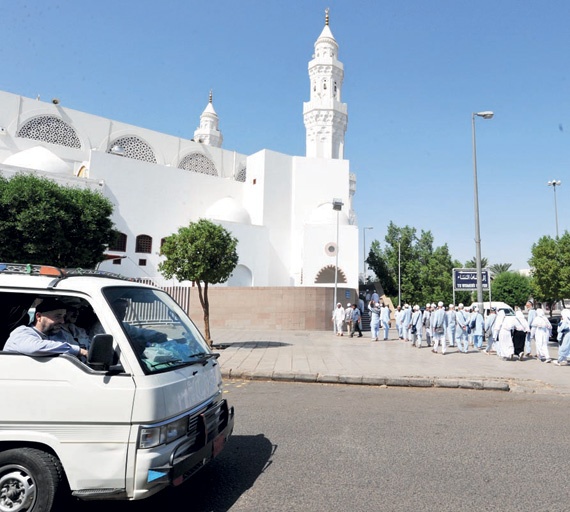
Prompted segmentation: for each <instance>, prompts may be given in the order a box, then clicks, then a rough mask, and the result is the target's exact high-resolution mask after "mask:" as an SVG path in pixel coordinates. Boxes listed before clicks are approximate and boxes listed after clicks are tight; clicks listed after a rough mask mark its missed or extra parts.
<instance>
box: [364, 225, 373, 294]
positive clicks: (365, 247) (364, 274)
mask: <svg viewBox="0 0 570 512" xmlns="http://www.w3.org/2000/svg"><path fill="white" fill-rule="evenodd" d="M367 229H374V228H373V227H366V228H362V282H363V284H366V230H367Z"/></svg>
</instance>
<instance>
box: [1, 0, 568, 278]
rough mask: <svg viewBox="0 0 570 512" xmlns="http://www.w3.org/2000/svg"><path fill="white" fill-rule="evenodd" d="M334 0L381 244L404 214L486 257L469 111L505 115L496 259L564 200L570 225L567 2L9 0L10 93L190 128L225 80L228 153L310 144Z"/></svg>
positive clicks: (550, 222)
mask: <svg viewBox="0 0 570 512" xmlns="http://www.w3.org/2000/svg"><path fill="white" fill-rule="evenodd" d="M327 7H328V8H330V28H331V30H332V33H333V35H334V37H335V39H336V41H337V43H338V44H339V59H340V61H341V62H343V64H344V71H345V77H344V84H343V88H342V101H343V102H345V103H347V105H348V130H347V133H346V138H345V155H344V156H345V158H347V159H348V160H349V161H350V167H351V171H352V172H354V173H356V176H357V191H356V195H355V197H354V203H353V207H354V210H355V211H356V214H357V216H358V223H359V227H360V230H361V236H362V228H363V227H372V228H373V229H372V230H367V232H366V245H367V250H368V246H369V245H370V243H371V242H372V241H373V240H378V241H379V242H380V244H381V246H382V247H383V246H384V245H385V240H384V237H385V235H386V229H387V226H388V224H389V223H390V222H394V223H395V224H396V225H397V226H400V227H403V226H410V227H413V228H416V230H417V232H418V235H419V234H420V233H421V231H422V230H423V231H430V232H431V233H432V235H433V237H434V246H441V245H444V244H447V245H448V247H449V250H450V253H451V255H452V257H453V258H454V259H457V260H459V261H460V262H462V263H464V262H465V261H467V260H470V259H472V258H474V256H475V221H474V179H473V148H472V124H471V119H472V114H473V113H474V112H481V111H487V110H491V111H493V112H494V114H495V116H494V118H493V119H490V120H485V119H482V118H476V121H475V129H476V147H477V175H478V185H479V216H480V231H481V250H482V256H483V257H485V258H487V259H488V261H489V264H495V263H511V264H512V268H513V269H522V268H528V266H529V265H528V259H529V258H530V256H531V247H532V245H533V244H534V243H536V242H537V241H538V240H539V239H540V238H541V237H542V236H545V235H548V236H555V235H556V222H555V220H556V211H557V214H558V227H559V233H560V234H562V233H563V232H564V231H565V230H567V229H569V226H568V214H569V213H570V208H569V206H568V197H569V195H570V181H569V180H568V179H567V176H568V171H567V169H568V166H569V163H570V30H568V20H569V19H570V2H569V1H568V0H548V1H540V0H500V1H497V0H478V1H477V2H474V1H473V0H431V1H426V0H383V1H378V0H288V1H287V2H283V1H275V0H265V1H262V0H241V1H240V2H236V1H230V0H210V1H209V2H204V1H199V2H198V1H195V0H178V1H176V0H162V1H160V2H151V1H148V0H138V1H136V2H135V1H131V0H123V1H109V0H98V1H97V2H95V3H94V2H87V1H84V0H61V1H56V0H49V1H46V0H19V1H17V2H15V1H13V0H0V13H1V16H0V34H2V41H3V42H2V44H1V45H0V63H1V64H0V89H1V90H4V91H8V92H11V93H15V94H19V95H22V96H26V97H32V98H35V97H37V96H38V95H39V96H40V98H41V99H42V100H46V101H50V100H51V99H52V98H58V99H59V100H60V102H61V105H62V106H65V107H68V108H72V109H75V110H80V111H84V112H88V113H90V114H94V115H99V116H103V117H106V118H111V119H115V120H118V121H122V122H126V123H130V124H133V125H136V126H142V127H145V128H149V129H152V130H156V131H159V132H164V133H167V134H170V135H174V136H179V137H183V138H188V139H190V138H192V137H193V133H194V130H195V129H196V128H197V127H198V124H199V118H200V114H201V113H202V111H203V110H204V108H205V106H206V105H207V102H208V94H209V92H210V90H213V95H214V107H215V109H216V112H217V113H218V116H219V118H220V129H221V131H222V133H223V136H224V144H223V147H224V148H225V149H229V150H235V151H238V152H239V153H243V154H252V153H255V152H257V151H259V150H261V149H264V148H266V149H271V150H274V151H278V152H281V153H285V154H288V155H300V156H303V155H304V154H305V127H304V124H303V110H302V109H303V101H308V99H309V78H308V74H307V64H308V62H309V60H311V58H312V54H313V49H314V43H315V41H316V39H317V37H318V36H319V34H320V33H321V31H322V29H323V27H324V11H325V8H327ZM553 179H556V180H561V182H562V184H561V185H560V186H558V187H556V189H555V190H554V189H553V187H549V186H548V185H547V182H548V181H550V180H553ZM555 194H556V195H555ZM555 197H556V205H557V208H556V209H555ZM360 244H361V245H362V238H361V242H360ZM354 250H359V251H360V254H361V256H360V259H361V260H362V247H359V248H356V247H355V248H354ZM361 266H362V264H361Z"/></svg>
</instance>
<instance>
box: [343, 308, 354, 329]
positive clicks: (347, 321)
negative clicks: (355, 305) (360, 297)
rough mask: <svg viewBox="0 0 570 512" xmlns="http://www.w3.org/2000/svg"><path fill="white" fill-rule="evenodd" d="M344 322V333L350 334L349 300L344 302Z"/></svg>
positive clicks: (350, 314) (350, 312)
mask: <svg viewBox="0 0 570 512" xmlns="http://www.w3.org/2000/svg"><path fill="white" fill-rule="evenodd" d="M344 324H345V325H346V334H350V331H351V330H352V304H351V303H350V302H347V303H346V309H345V310H344Z"/></svg>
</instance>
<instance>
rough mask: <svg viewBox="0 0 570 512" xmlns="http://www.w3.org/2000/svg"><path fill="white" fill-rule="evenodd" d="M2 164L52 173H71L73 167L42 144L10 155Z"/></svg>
mask: <svg viewBox="0 0 570 512" xmlns="http://www.w3.org/2000/svg"><path fill="white" fill-rule="evenodd" d="M4 164H6V165H13V166H15V167H24V168H26V169H32V170H34V171H44V172H49V173H54V174H72V173H73V169H72V168H71V166H69V165H68V164H67V163H65V162H64V161H63V160H62V159H61V158H59V157H58V156H57V155H56V154H54V153H52V152H51V151H50V150H49V149H46V148H44V147H43V146H35V147H33V148H29V149H25V150H23V151H19V152H18V153H14V154H13V155H10V156H9V157H8V158H6V160H4Z"/></svg>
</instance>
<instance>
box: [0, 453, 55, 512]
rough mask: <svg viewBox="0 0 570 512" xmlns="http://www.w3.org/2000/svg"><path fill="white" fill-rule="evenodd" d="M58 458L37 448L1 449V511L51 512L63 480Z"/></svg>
mask: <svg viewBox="0 0 570 512" xmlns="http://www.w3.org/2000/svg"><path fill="white" fill-rule="evenodd" d="M61 474H62V468H61V464H60V462H59V460H58V459H57V458H56V457H54V456H53V455H51V454H50V453H47V452H44V451H41V450H37V449H35V448H19V449H16V450H6V451H5V452H0V512H4V511H6V512H7V511H9V512H50V510H51V508H52V505H53V501H54V498H55V495H56V493H57V490H58V488H59V484H60V482H61V479H62V478H61Z"/></svg>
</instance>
